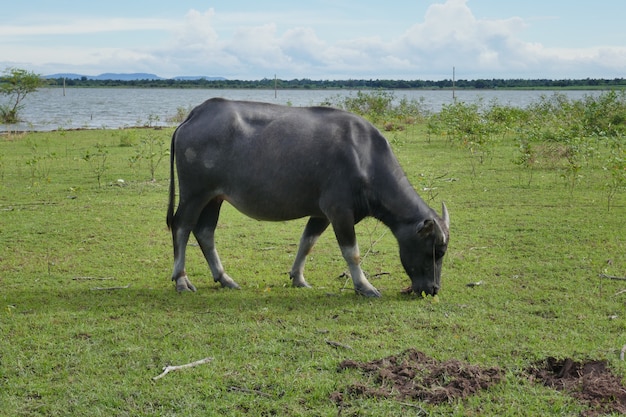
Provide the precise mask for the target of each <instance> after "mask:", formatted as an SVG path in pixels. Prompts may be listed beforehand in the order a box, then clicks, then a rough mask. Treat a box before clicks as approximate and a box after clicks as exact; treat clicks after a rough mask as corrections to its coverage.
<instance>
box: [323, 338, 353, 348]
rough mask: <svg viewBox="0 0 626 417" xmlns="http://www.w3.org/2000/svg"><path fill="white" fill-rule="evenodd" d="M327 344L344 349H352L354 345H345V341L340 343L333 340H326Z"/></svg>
mask: <svg viewBox="0 0 626 417" xmlns="http://www.w3.org/2000/svg"><path fill="white" fill-rule="evenodd" d="M325 342H326V344H327V345H330V346H332V347H334V348H342V349H348V350H352V346H349V345H344V344H343V343H339V342H333V341H332V340H325Z"/></svg>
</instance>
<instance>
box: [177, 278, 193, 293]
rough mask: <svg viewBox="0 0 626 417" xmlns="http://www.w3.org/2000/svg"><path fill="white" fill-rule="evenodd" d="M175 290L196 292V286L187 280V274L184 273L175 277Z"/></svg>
mask: <svg viewBox="0 0 626 417" xmlns="http://www.w3.org/2000/svg"><path fill="white" fill-rule="evenodd" d="M176 291H178V292H185V291H192V292H196V287H194V285H193V284H192V283H191V281H189V278H187V275H184V276H182V277H178V278H177V279H176Z"/></svg>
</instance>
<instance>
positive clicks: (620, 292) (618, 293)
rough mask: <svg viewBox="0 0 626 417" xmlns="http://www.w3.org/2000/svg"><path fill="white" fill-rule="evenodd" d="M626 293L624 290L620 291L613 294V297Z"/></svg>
mask: <svg viewBox="0 0 626 417" xmlns="http://www.w3.org/2000/svg"><path fill="white" fill-rule="evenodd" d="M625 292H626V290H621V291H618V292H616V293H615V295H620V294H624V293H625Z"/></svg>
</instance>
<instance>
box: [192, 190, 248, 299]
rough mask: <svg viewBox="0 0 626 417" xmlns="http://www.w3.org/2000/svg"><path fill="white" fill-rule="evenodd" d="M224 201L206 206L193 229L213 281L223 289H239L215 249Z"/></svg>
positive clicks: (214, 201)
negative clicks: (216, 234)
mask: <svg viewBox="0 0 626 417" xmlns="http://www.w3.org/2000/svg"><path fill="white" fill-rule="evenodd" d="M222 201H223V200H221V199H213V200H211V201H210V202H209V204H207V205H206V207H205V208H204V209H203V210H202V213H201V214H200V217H199V219H198V223H196V226H195V227H194V229H193V234H194V236H195V237H196V240H197V241H198V244H199V245H200V249H202V253H203V254H204V257H205V258H206V260H207V262H208V264H209V268H210V269H211V274H212V275H213V280H214V281H215V282H219V283H220V284H222V287H225V288H234V289H239V288H240V287H239V285H238V284H237V283H236V282H235V281H233V279H232V278H231V277H229V276H228V275H227V274H226V272H224V267H223V266H222V262H221V261H220V258H219V256H218V255H217V250H216V249H215V228H216V226H217V220H218V218H219V216H220V208H221V207H222Z"/></svg>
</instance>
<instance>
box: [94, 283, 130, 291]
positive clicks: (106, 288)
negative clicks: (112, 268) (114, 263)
mask: <svg viewBox="0 0 626 417" xmlns="http://www.w3.org/2000/svg"><path fill="white" fill-rule="evenodd" d="M126 288H130V284H128V285H124V286H123V287H94V288H92V289H91V291H110V290H125V289H126Z"/></svg>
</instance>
